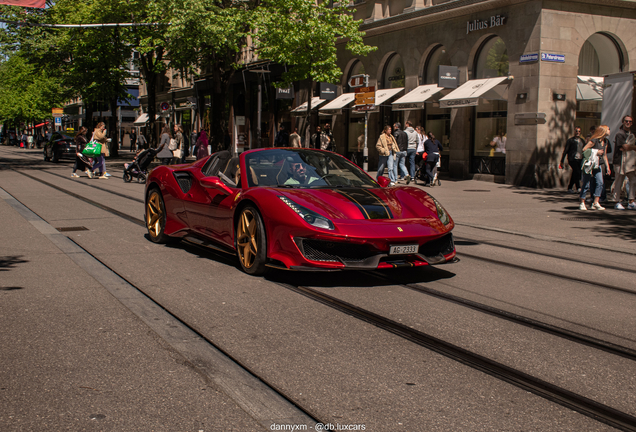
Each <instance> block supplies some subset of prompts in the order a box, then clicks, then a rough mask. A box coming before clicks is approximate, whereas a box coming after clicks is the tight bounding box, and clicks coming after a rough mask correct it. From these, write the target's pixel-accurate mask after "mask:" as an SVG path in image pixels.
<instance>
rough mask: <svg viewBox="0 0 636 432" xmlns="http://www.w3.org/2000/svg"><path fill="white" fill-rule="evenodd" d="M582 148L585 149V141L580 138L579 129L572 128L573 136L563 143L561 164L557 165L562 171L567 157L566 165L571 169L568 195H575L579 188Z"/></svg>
mask: <svg viewBox="0 0 636 432" xmlns="http://www.w3.org/2000/svg"><path fill="white" fill-rule="evenodd" d="M583 147H585V141H584V140H583V138H581V128H580V127H577V128H574V136H573V137H572V138H570V139H568V140H567V141H566V142H565V148H564V149H563V154H562V155H561V162H560V163H559V169H563V161H564V160H565V156H566V155H567V157H568V165H570V168H572V175H571V176H570V182H569V183H568V192H570V193H577V190H578V189H580V187H581V162H582V159H583Z"/></svg>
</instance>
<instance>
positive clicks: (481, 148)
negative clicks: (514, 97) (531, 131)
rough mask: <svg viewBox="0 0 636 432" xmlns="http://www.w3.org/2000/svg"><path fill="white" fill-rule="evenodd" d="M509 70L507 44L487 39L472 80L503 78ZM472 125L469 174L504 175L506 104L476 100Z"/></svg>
mask: <svg viewBox="0 0 636 432" xmlns="http://www.w3.org/2000/svg"><path fill="white" fill-rule="evenodd" d="M509 70H510V62H509V61H508V49H507V47H506V43H505V42H504V41H503V39H501V38H500V37H499V36H492V37H491V38H489V39H486V40H485V41H484V42H483V43H482V45H481V47H480V48H479V50H478V52H477V56H476V57H475V64H474V68H473V71H474V73H473V77H474V78H475V79H485V78H495V77H502V76H507V75H508V72H509ZM474 124H475V128H474V135H473V137H474V138H473V149H472V158H471V171H472V172H476V173H485V174H494V175H505V174H506V141H507V124H508V101H507V100H491V99H484V98H481V99H479V104H478V105H477V106H476V107H475V122H474Z"/></svg>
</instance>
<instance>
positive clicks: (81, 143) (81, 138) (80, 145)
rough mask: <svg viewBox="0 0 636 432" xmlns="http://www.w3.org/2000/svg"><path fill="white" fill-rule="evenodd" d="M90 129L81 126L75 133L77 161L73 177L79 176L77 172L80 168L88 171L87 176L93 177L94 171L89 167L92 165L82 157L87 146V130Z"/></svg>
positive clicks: (74, 165)
mask: <svg viewBox="0 0 636 432" xmlns="http://www.w3.org/2000/svg"><path fill="white" fill-rule="evenodd" d="M87 131H88V129H86V127H84V126H80V128H79V131H78V132H77V134H76V135H75V146H76V147H75V163H74V164H73V172H72V173H71V177H76V178H79V175H77V174H76V173H75V172H76V171H77V170H78V169H79V170H80V171H84V172H86V176H87V177H88V178H93V172H92V171H91V170H90V169H89V166H90V165H87V164H86V163H85V162H84V161H83V160H82V158H83V157H84V156H83V155H82V150H84V147H85V146H86V132H87Z"/></svg>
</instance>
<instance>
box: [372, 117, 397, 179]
mask: <svg viewBox="0 0 636 432" xmlns="http://www.w3.org/2000/svg"><path fill="white" fill-rule="evenodd" d="M375 148H376V149H377V150H378V155H379V156H380V157H379V160H378V173H377V175H376V180H378V179H379V178H380V176H381V175H383V174H384V168H388V170H389V180H390V181H391V183H390V184H389V186H395V181H396V180H397V179H396V178H395V172H394V171H393V162H394V161H393V156H394V155H395V154H396V153H397V152H399V151H400V149H399V148H398V145H397V143H396V142H395V138H394V137H393V135H391V126H389V125H386V126H384V129H383V131H382V134H380V138H378V142H377V143H376V144H375Z"/></svg>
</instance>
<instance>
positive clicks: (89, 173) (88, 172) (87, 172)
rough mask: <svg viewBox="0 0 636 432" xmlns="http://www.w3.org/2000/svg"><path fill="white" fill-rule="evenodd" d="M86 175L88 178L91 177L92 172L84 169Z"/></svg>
mask: <svg viewBox="0 0 636 432" xmlns="http://www.w3.org/2000/svg"><path fill="white" fill-rule="evenodd" d="M86 175H87V176H88V178H90V179H92V178H93V173H92V172H91V171H89V170H86Z"/></svg>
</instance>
